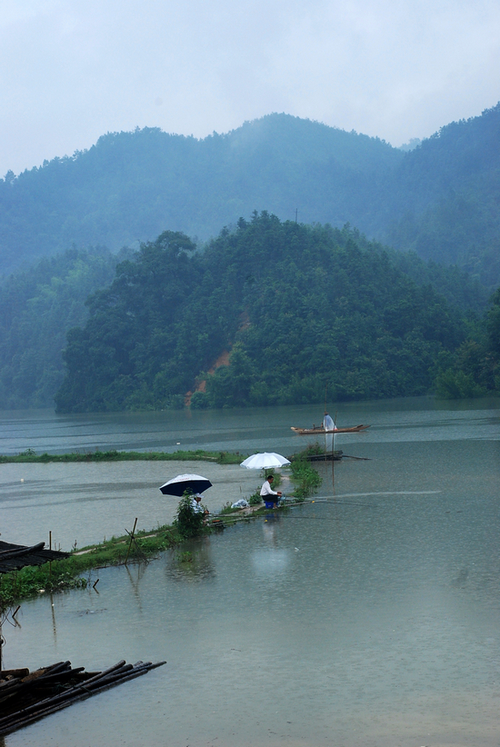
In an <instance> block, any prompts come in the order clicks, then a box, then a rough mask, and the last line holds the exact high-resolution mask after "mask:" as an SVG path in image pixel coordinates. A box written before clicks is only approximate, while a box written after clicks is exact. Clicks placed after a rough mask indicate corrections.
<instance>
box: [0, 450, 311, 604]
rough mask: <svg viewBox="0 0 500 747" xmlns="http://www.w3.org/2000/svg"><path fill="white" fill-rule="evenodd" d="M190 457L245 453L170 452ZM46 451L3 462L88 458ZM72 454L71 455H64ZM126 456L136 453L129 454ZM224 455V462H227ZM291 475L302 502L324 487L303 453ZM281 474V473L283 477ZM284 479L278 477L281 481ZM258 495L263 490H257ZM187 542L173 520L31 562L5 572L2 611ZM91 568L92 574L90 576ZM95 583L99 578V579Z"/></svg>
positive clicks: (230, 519) (233, 516) (234, 514)
mask: <svg viewBox="0 0 500 747" xmlns="http://www.w3.org/2000/svg"><path fill="white" fill-rule="evenodd" d="M134 453H135V452H93V453H92V454H91V456H92V457H94V456H95V455H96V454H99V455H101V456H100V457H98V461H106V460H105V459H104V457H103V456H102V455H104V454H110V455H111V456H110V458H109V459H108V460H107V461H114V460H115V454H118V455H119V456H118V457H117V458H118V459H120V458H121V455H122V454H127V455H130V454H134ZM180 453H181V454H183V455H185V456H183V457H181V458H182V459H186V460H187V459H202V460H203V459H207V455H209V456H210V460H212V459H213V460H214V461H218V459H221V461H218V463H219V464H235V463H236V464H238V463H239V462H240V461H241V460H242V457H241V455H238V454H230V453H227V452H221V453H218V454H216V453H213V452H202V451H198V452H176V453H175V454H174V455H166V456H167V458H168V459H174V458H179V457H178V456H176V455H178V454H180ZM44 456H45V455H42V456H41V457H37V456H36V455H33V454H29V455H26V454H20V455H19V457H18V458H16V457H7V458H5V457H0V460H2V461H4V460H5V461H11V462H15V461H20V462H26V461H35V462H36V461H87V459H86V457H87V455H85V454H78V455H74V454H66V455H56V458H55V459H52V456H51V455H50V456H49V455H46V456H47V457H49V458H48V459H44V458H43V457H44ZM74 456H76V457H81V458H80V459H73V458H72V457H74ZM64 457H66V458H64ZM140 457H141V459H145V458H147V455H146V454H142V453H140ZM126 458H131V457H129V456H127V457H126ZM150 458H152V459H155V458H159V459H161V458H163V452H160V453H159V456H157V457H156V456H153V457H150ZM222 460H223V461H222ZM290 470H291V480H292V482H293V483H294V486H295V490H294V493H293V496H294V498H295V500H296V501H298V502H302V501H304V500H305V498H306V497H308V496H310V495H312V493H313V492H314V490H315V489H316V488H317V487H319V485H320V483H321V478H320V477H319V475H318V473H317V472H316V470H315V469H313V468H312V467H311V466H310V464H309V463H308V462H307V461H306V460H305V459H304V458H303V456H302V455H301V454H299V455H295V457H294V458H293V459H292V463H291V465H290ZM278 475H279V473H276V477H277V478H278ZM276 483H278V479H277V480H276ZM257 495H258V491H257ZM265 512H266V509H264V508H257V509H256V510H255V511H254V512H253V513H251V514H248V513H242V512H241V511H239V510H228V509H227V508H226V510H224V511H223V512H222V513H223V515H224V518H223V521H220V520H219V523H217V524H212V525H208V526H207V527H205V528H204V529H203V531H204V532H206V533H210V532H213V531H217V530H219V529H220V528H221V527H222V526H224V527H227V526H231V525H233V524H235V523H236V522H237V521H250V520H251V519H252V518H254V517H256V516H258V515H260V514H262V513H265ZM183 541H184V538H183V537H182V535H181V534H180V533H179V531H178V528H177V526H176V524H175V522H174V524H173V525H171V526H169V525H165V526H160V527H157V528H156V529H153V530H150V531H146V530H141V531H138V532H136V533H135V535H134V538H133V539H131V535H130V534H126V535H124V536H121V537H112V538H111V539H110V540H108V541H105V542H102V543H100V544H98V545H90V546H88V547H84V548H81V549H78V550H77V549H76V548H75V550H74V551H73V552H72V553H71V555H70V557H68V558H66V559H64V560H58V561H53V562H51V563H46V564H45V565H42V566H38V567H33V566H29V567H27V568H23V569H22V570H20V571H15V572H12V573H6V574H2V575H0V610H1V609H5V608H6V607H8V606H12V605H15V604H17V603H19V602H20V601H21V600H23V599H28V598H30V597H34V596H37V595H38V594H40V593H54V592H60V591H64V590H67V589H72V588H85V587H87V586H88V585H89V584H91V583H92V578H91V574H90V571H91V570H92V569H97V568H104V567H107V566H111V565H122V564H124V563H127V562H131V563H132V562H141V561H147V560H148V559H149V558H152V557H155V556H157V555H158V553H160V552H162V551H164V550H168V549H170V548H174V547H177V546H180V545H181V544H182V543H183ZM87 572H89V573H88V575H85V574H86V573H87ZM94 583H95V581H94Z"/></svg>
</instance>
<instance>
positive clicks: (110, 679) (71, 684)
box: [0, 660, 165, 735]
mask: <svg viewBox="0 0 500 747" xmlns="http://www.w3.org/2000/svg"><path fill="white" fill-rule="evenodd" d="M163 664H165V662H164V661H160V662H158V663H156V664H152V663H151V662H142V661H138V662H137V663H136V664H127V663H126V662H125V661H124V660H122V661H119V662H118V663H117V664H115V665H114V666H113V667H110V668H109V669H106V670H105V671H103V672H86V671H85V668H84V667H77V668H75V669H73V668H72V667H71V662H69V661H61V662H58V663H57V664H53V665H52V666H50V667H45V668H43V669H37V670H36V671H34V672H31V673H30V672H29V670H28V669H14V670H8V671H3V672H1V674H0V713H1V714H2V715H1V717H0V735H3V734H10V733H11V732H13V731H16V730H17V729H21V728H22V727H24V726H27V725H28V724H31V723H33V721H37V720H38V719H40V718H43V717H44V716H48V715H49V714H51V713H55V712H56V711H60V710H61V709H62V708H66V707H67V706H70V705H72V704H73V703H76V702H77V701H78V700H83V699H84V698H89V697H90V696H91V695H96V694H97V693H100V692H102V691H103V690H107V689H108V688H110V687H114V686H115V685H120V684H121V683H122V682H126V681H127V680H131V679H134V678H135V677H140V676H141V675H142V674H146V673H147V672H150V671H151V670H152V669H156V667H161V666H162V665H163Z"/></svg>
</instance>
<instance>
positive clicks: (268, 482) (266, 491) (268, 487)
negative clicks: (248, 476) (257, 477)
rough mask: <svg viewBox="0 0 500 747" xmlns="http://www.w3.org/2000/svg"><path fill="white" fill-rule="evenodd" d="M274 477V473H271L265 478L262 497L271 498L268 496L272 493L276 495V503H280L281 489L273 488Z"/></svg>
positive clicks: (263, 498)
mask: <svg viewBox="0 0 500 747" xmlns="http://www.w3.org/2000/svg"><path fill="white" fill-rule="evenodd" d="M273 480H274V477H273V475H269V477H266V479H265V480H264V484H263V485H262V487H261V489H260V497H261V498H262V500H264V501H265V500H266V499H267V500H269V498H268V496H270V495H276V496H277V498H276V501H275V503H278V501H279V499H280V498H281V492H280V491H279V490H273V488H272V484H273Z"/></svg>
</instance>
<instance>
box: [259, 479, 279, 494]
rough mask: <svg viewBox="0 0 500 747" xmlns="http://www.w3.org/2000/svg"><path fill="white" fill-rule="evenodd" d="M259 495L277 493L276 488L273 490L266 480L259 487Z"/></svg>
mask: <svg viewBox="0 0 500 747" xmlns="http://www.w3.org/2000/svg"><path fill="white" fill-rule="evenodd" d="M260 494H261V496H263V495H278V493H277V492H276V490H273V489H272V487H271V486H270V484H269V480H266V481H265V483H264V484H263V486H262V487H261V489H260Z"/></svg>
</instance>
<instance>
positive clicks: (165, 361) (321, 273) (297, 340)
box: [56, 212, 498, 412]
mask: <svg viewBox="0 0 500 747" xmlns="http://www.w3.org/2000/svg"><path fill="white" fill-rule="evenodd" d="M416 261H417V264H418V260H416ZM459 285H460V284H459ZM465 286H466V283H464V287H465ZM457 293H459V295H460V299H459V298H457V299H456V301H457V303H452V302H449V301H448V300H447V299H446V298H445V297H444V296H443V295H442V294H440V293H438V292H437V291H436V290H434V288H433V287H432V286H431V285H430V284H428V283H426V284H423V285H422V284H417V283H416V282H414V281H413V280H412V279H411V278H410V277H409V275H408V274H406V273H404V272H403V271H402V270H401V269H399V268H398V267H397V266H396V264H395V263H394V262H393V261H392V260H391V257H390V255H389V254H388V253H387V252H385V251H384V250H383V249H382V248H381V247H380V246H379V245H377V244H374V243H371V242H368V241H367V240H366V239H364V238H363V236H362V235H360V234H359V232H358V231H356V230H353V229H350V228H348V227H344V228H343V229H336V228H332V227H331V226H328V225H326V226H322V225H314V226H305V225H303V224H299V223H296V222H294V221H285V222H281V221H280V220H279V219H278V218H277V217H276V216H274V215H270V214H269V213H266V212H263V213H261V214H260V215H259V214H257V213H254V215H253V218H252V219H251V220H250V221H246V220H244V219H243V218H240V220H239V221H238V224H237V226H235V228H234V229H233V230H229V229H228V228H225V229H223V230H222V231H221V232H220V234H219V236H218V237H217V238H216V239H213V240H212V241H211V242H209V243H208V245H207V246H206V247H205V250H204V251H203V252H199V251H196V247H195V245H194V243H193V242H192V241H191V240H190V239H189V238H188V237H187V236H186V235H185V234H183V233H180V232H172V231H166V232H164V233H162V234H161V235H160V236H159V238H158V239H157V240H156V241H154V242H148V243H145V244H143V245H142V246H141V248H140V250H139V251H138V252H137V253H136V254H135V255H134V256H133V257H131V258H129V259H127V260H125V261H124V262H121V263H120V264H119V265H118V267H117V271H116V277H115V279H114V281H113V282H112V283H111V285H110V286H109V287H108V288H106V289H103V290H100V291H98V292H96V293H94V294H93V295H92V296H91V297H90V299H89V301H88V306H89V314H90V316H89V318H88V321H87V323H86V325H85V326H84V327H83V328H82V327H80V328H74V329H72V330H71V331H70V332H69V335H68V346H67V349H66V351H65V359H66V363H67V375H66V378H65V379H64V382H63V384H62V386H61V388H60V389H59V391H58V393H57V396H56V403H57V408H58V410H59V411H60V412H81V411H99V410H101V411H102V410H123V409H144V408H155V409H159V408H166V407H182V406H183V405H184V401H185V395H186V392H188V391H191V392H193V391H194V394H193V395H192V398H191V406H192V407H224V406H235V405H238V406H245V405H273V404H288V403H306V402H319V401H321V400H322V397H323V396H324V391H325V386H328V391H329V392H330V393H331V396H332V398H336V399H338V400H346V399H360V398H368V397H369V398H377V397H395V396H404V395H419V394H424V393H427V392H429V391H431V389H432V387H433V382H434V380H435V378H436V376H439V375H440V374H442V373H443V372H445V371H448V369H450V368H453V366H454V365H455V357H454V356H456V355H457V353H456V351H457V350H460V346H464V345H465V344H466V342H467V340H468V339H469V338H470V336H471V334H473V333H474V332H475V331H476V330H477V328H478V327H480V325H478V321H477V315H475V314H474V313H473V311H470V312H469V313H468V314H464V313H463V312H464V303H463V292H462V290H460V287H459V288H458V289H457ZM459 304H461V306H459ZM497 359H498V356H497ZM217 361H219V362H221V361H223V362H224V363H229V365H220V366H219V367H216V363H217Z"/></svg>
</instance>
